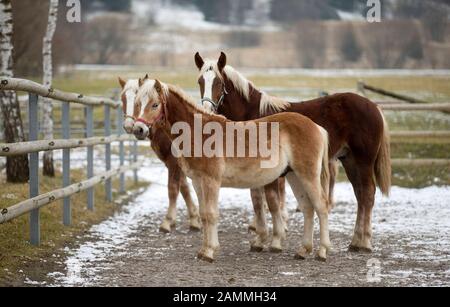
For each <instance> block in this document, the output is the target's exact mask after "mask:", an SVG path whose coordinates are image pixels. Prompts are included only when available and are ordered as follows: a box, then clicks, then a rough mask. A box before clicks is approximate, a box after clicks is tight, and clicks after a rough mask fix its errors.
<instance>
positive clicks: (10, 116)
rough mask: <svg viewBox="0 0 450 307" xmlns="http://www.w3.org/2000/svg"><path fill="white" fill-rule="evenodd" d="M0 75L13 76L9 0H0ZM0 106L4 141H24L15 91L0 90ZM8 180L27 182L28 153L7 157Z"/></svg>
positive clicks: (11, 25) (11, 22) (11, 18)
mask: <svg viewBox="0 0 450 307" xmlns="http://www.w3.org/2000/svg"><path fill="white" fill-rule="evenodd" d="M0 31H1V32H0V54H1V65H0V76H5V77H13V69H12V66H13V57H12V55H13V54H12V53H13V43H12V36H13V16H12V6H11V0H0ZM0 106H1V111H2V115H3V122H2V124H3V126H4V138H5V142H6V143H16V142H24V141H25V135H24V131H23V123H22V117H21V115H20V105H19V101H18V99H17V95H16V92H14V91H2V92H0ZM6 176H7V181H8V182H14V183H18V182H21V183H23V182H27V181H28V179H29V170H28V155H23V156H17V157H8V158H7V160H6Z"/></svg>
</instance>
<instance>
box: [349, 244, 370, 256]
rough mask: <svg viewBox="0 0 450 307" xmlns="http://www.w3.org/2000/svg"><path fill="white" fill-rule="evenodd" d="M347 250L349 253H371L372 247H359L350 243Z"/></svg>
mask: <svg viewBox="0 0 450 307" xmlns="http://www.w3.org/2000/svg"><path fill="white" fill-rule="evenodd" d="M348 251H349V252H351V253H364V254H371V253H372V249H371V248H367V247H359V246H356V245H350V247H349V248H348Z"/></svg>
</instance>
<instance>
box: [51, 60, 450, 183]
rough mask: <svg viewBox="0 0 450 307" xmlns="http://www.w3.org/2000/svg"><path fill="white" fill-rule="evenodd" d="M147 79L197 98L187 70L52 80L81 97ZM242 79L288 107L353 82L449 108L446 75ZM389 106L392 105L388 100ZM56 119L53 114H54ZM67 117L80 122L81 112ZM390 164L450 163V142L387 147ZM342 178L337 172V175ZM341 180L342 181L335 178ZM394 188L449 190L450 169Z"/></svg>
mask: <svg viewBox="0 0 450 307" xmlns="http://www.w3.org/2000/svg"><path fill="white" fill-rule="evenodd" d="M146 73H149V75H150V77H151V78H158V79H160V80H161V81H163V82H167V83H172V84H176V85H179V86H180V87H181V88H183V89H185V90H186V91H187V92H188V93H190V94H191V95H193V96H194V97H196V98H198V96H199V91H198V86H197V78H198V75H197V72H196V71H195V69H192V70H175V71H171V70H169V69H155V68H146V67H142V68H133V67H124V68H120V69H119V68H117V67H107V68H105V69H104V70H102V69H101V67H93V68H90V69H87V68H85V69H84V70H83V68H80V69H77V70H72V71H67V72H65V73H64V74H60V76H59V77H58V78H57V79H56V80H55V83H54V86H55V87H56V88H60V89H62V90H66V91H73V92H77V93H78V92H79V93H83V94H99V93H111V92H113V89H116V91H117V87H118V83H117V77H118V76H121V77H122V78H138V77H140V76H142V77H143V76H144V75H145V74H146ZM243 73H244V75H245V76H246V77H248V78H249V79H250V80H252V81H253V82H254V84H255V85H256V86H257V87H258V88H261V89H263V90H265V91H267V92H268V93H270V94H273V95H276V96H280V97H285V98H286V99H289V100H290V101H301V100H307V99H312V98H315V97H317V96H318V93H319V92H321V91H326V92H328V93H338V92H347V91H351V92H357V82H358V81H360V80H363V81H364V82H366V83H367V84H370V85H372V86H376V87H380V88H383V89H386V90H390V91H394V92H397V93H399V94H404V95H409V96H412V97H415V98H420V99H422V100H424V101H426V102H430V103H444V102H450V73H448V74H445V73H439V74H436V75H434V76H433V75H428V74H427V73H424V74H418V75H417V76H415V75H414V72H413V71H411V74H407V73H404V72H403V73H399V74H398V75H396V73H395V72H392V71H387V72H386V75H385V76H383V72H382V71H381V72H380V71H375V73H372V74H368V75H366V76H364V74H362V76H357V72H355V73H353V74H352V73H349V74H348V75H343V76H333V75H332V73H330V74H327V73H322V74H320V73H314V71H312V73H311V72H306V73H305V72H303V73H302V72H298V71H296V70H292V71H291V70H275V71H273V72H270V73H266V71H265V70H243ZM367 94H368V97H369V98H371V99H373V100H376V101H382V100H386V98H385V97H382V96H379V95H376V94H375V95H372V94H370V93H367ZM388 100H392V99H388ZM55 112H56V113H55V116H56V117H59V116H60V115H59V113H60V112H59V111H58V110H56V111H55ZM385 114H386V118H387V120H388V122H389V126H390V129H391V131H425V130H430V131H445V130H447V131H448V130H450V115H449V114H443V113H439V112H390V111H387V112H385ZM73 116H75V117H77V118H78V119H80V120H81V119H82V111H81V110H80V111H78V112H74V114H73ZM96 118H98V119H101V118H102V110H101V109H98V110H96ZM392 157H393V158H394V159H400V158H401V159H409V158H414V159H427V158H428V159H450V139H447V140H443V139H437V140H436V139H414V140H409V141H404V140H400V142H394V143H393V144H392ZM341 174H342V172H341ZM340 180H345V176H340ZM394 184H395V185H399V186H402V187H425V186H429V185H450V169H449V168H448V167H447V168H442V167H437V166H432V167H417V168H415V169H411V168H410V167H395V168H394Z"/></svg>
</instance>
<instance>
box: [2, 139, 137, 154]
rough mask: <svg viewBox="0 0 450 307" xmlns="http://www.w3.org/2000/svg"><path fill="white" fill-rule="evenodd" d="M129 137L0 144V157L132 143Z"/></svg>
mask: <svg viewBox="0 0 450 307" xmlns="http://www.w3.org/2000/svg"><path fill="white" fill-rule="evenodd" d="M133 140H134V137H132V136H131V135H113V136H108V137H92V138H86V139H68V140H52V141H46V140H43V141H34V142H23V143H15V144H0V156H5V157H9V156H19V155H23V154H28V153H32V152H41V151H50V150H59V149H73V148H80V147H88V146H94V145H106V144H111V143H114V142H124V141H133Z"/></svg>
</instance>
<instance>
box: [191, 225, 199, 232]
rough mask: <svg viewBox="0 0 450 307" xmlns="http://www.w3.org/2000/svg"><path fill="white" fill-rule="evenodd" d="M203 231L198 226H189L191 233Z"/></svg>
mask: <svg viewBox="0 0 450 307" xmlns="http://www.w3.org/2000/svg"><path fill="white" fill-rule="evenodd" d="M201 230H202V229H201V228H200V227H198V226H189V231H190V232H200V231H201Z"/></svg>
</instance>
